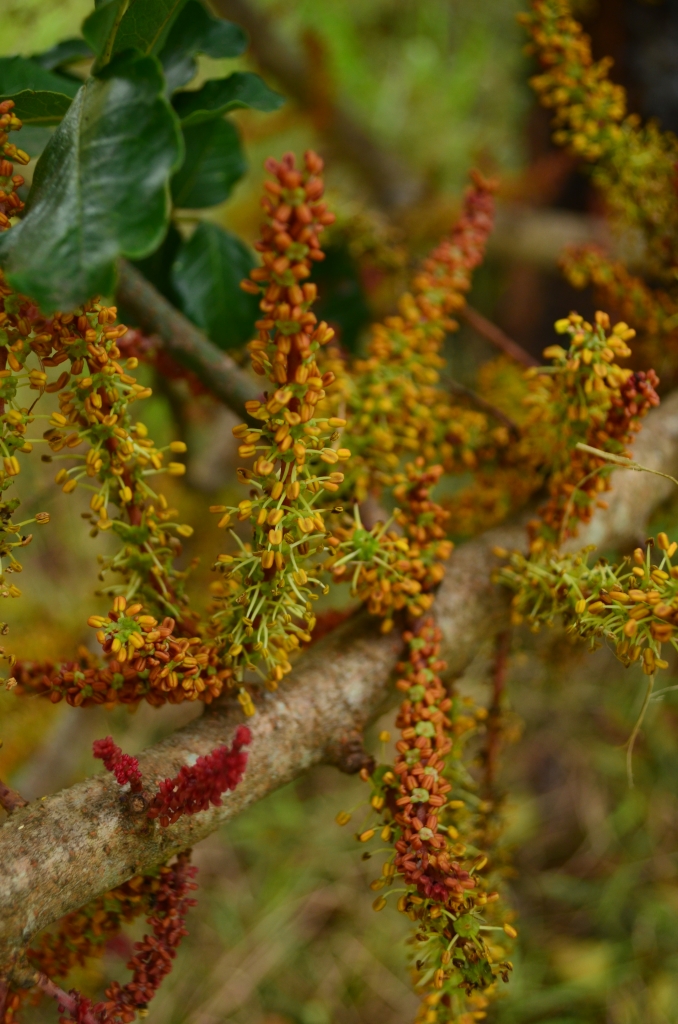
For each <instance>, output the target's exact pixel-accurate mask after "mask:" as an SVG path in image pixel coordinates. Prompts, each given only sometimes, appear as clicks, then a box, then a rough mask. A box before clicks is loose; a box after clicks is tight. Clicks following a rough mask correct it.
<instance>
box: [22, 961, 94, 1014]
mask: <svg viewBox="0 0 678 1024" xmlns="http://www.w3.org/2000/svg"><path fill="white" fill-rule="evenodd" d="M36 985H37V987H38V988H40V989H42V991H43V992H44V993H45V995H47V996H51V998H52V999H56V1001H57V1003H58V1005H59V1008H60V1009H63V1010H66V1011H67V1012H68V1013H69V1014H70V1015H71V1017H72V1018H73V1019H74V1020H77V1021H79V1022H80V1024H101V1021H100V1019H99V1018H98V1017H97V1016H95V1014H93V1013H92V1012H91V1011H89V1010H85V1012H84V1013H83V1011H82V1009H81V1008H80V1007H79V1005H78V1000H77V999H76V998H75V997H74V996H72V995H71V994H70V992H64V990H63V989H62V988H59V986H58V985H57V984H56V982H54V981H52V979H51V978H48V977H47V975H46V974H43V973H42V971H39V972H38V977H37V981H36Z"/></svg>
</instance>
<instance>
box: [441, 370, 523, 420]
mask: <svg viewBox="0 0 678 1024" xmlns="http://www.w3.org/2000/svg"><path fill="white" fill-rule="evenodd" d="M441 383H442V385H443V387H446V388H447V389H448V391H452V392H454V394H455V395H462V396H463V397H464V398H468V400H469V401H470V402H472V403H473V405H475V406H476V407H477V408H478V409H482V411H483V412H486V413H487V414H488V416H492V417H493V418H494V419H495V420H497V421H498V422H499V423H503V424H504V426H505V427H506V428H507V429H508V430H510V431H511V433H512V434H520V427H519V426H518V424H517V423H516V422H515V420H512V419H511V417H510V416H507V415H506V413H505V412H502V411H501V409H498V408H497V406H496V405H492V402H488V401H487V399H486V398H483V397H482V395H479V394H478V392H477V391H474V390H473V389H472V388H467V387H466V385H465V384H460V383H459V381H457V380H452V378H451V377H446V376H445V377H442V378H441Z"/></svg>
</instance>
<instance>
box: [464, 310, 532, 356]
mask: <svg viewBox="0 0 678 1024" xmlns="http://www.w3.org/2000/svg"><path fill="white" fill-rule="evenodd" d="M458 316H460V317H461V318H462V319H463V320H465V321H466V323H467V324H468V325H469V327H472V328H473V330H474V331H477V332H478V334H481V335H482V336H483V338H487V340H488V341H489V342H491V343H492V344H493V345H495V346H496V347H497V348H499V349H501V351H502V352H504V353H505V354H506V355H507V356H510V358H511V359H515V360H516V362H517V363H522V365H523V366H539V363H538V361H537V360H536V359H535V358H534V356H531V355H530V353H529V352H526V351H525V349H524V348H522V347H521V346H520V345H519V344H518V342H517V341H514V340H513V338H509V336H508V334H504V332H503V331H502V329H501V328H500V327H497V325H496V324H493V323H492V321H491V320H488V319H487V317H485V316H483V315H482V313H479V312H478V310H477V309H474V308H473V306H468V305H466V306H464V308H463V309H460V310H459V313H458Z"/></svg>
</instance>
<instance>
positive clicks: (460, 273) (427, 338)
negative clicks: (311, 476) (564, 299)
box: [333, 172, 508, 501]
mask: <svg viewBox="0 0 678 1024" xmlns="http://www.w3.org/2000/svg"><path fill="white" fill-rule="evenodd" d="M472 177H473V184H472V185H471V187H469V189H468V190H467V192H466V195H465V197H464V205H463V209H462V213H461V216H460V218H459V220H458V221H457V223H456V224H455V225H454V227H453V228H452V231H451V232H450V234H449V236H448V237H446V238H445V239H444V240H443V241H442V242H441V243H440V244H439V245H438V246H437V247H436V248H435V249H434V250H433V251H432V252H431V254H430V255H429V256H428V257H427V258H426V259H425V260H424V261H423V263H422V265H421V267H420V268H419V270H418V271H417V272H416V273H415V274H414V276H413V278H412V281H411V291H410V292H407V293H406V294H405V295H403V296H402V298H401V299H400V302H399V315H398V316H392V317H387V318H386V319H385V321H384V323H383V324H376V325H375V326H374V327H373V328H372V335H371V338H370V342H369V346H368V354H367V357H366V358H365V359H357V360H356V361H355V363H354V365H353V366H352V367H351V369H350V374H344V375H341V377H340V380H339V382H338V385H337V387H336V388H335V389H334V392H333V395H334V398H335V402H336V403H338V405H339V407H341V408H345V410H346V416H347V418H348V420H349V427H348V432H347V434H346V435H345V440H346V443H347V444H348V445H349V447H350V449H351V452H352V453H353V459H352V462H351V469H350V472H349V475H348V477H347V488H349V489H350V492H351V493H352V494H353V495H354V496H355V498H356V499H357V500H358V501H362V500H363V499H364V498H365V497H367V495H368V494H370V493H374V492H375V491H377V492H378V491H379V490H380V489H381V488H383V487H384V486H389V485H391V484H392V483H393V477H394V474H396V473H397V471H398V470H399V468H400V467H401V463H402V460H403V458H411V457H412V456H413V455H415V454H420V455H422V456H423V457H424V459H425V460H426V461H427V463H429V464H434V463H436V462H441V463H442V464H443V466H444V468H445V470H446V471H447V472H452V471H460V470H461V471H462V472H465V471H468V470H469V469H470V468H473V467H474V466H475V464H476V455H475V451H476V449H478V448H479V447H487V446H488V443H490V444H492V445H496V444H497V443H501V442H502V441H503V443H507V442H508V438H507V437H505V436H503V435H501V436H497V437H494V438H492V431H491V430H490V428H489V424H488V418H487V416H486V415H485V414H484V413H479V412H477V411H476V410H470V409H466V408H464V407H463V406H460V405H459V403H458V402H457V403H455V402H454V401H453V400H452V398H451V397H450V393H449V392H448V391H447V390H446V389H445V388H444V387H443V386H441V383H440V371H441V370H442V369H443V367H444V365H445V361H444V359H443V358H442V356H441V351H440V350H441V346H442V342H443V339H444V337H445V333H446V332H448V331H453V330H456V329H457V327H458V324H457V322H456V321H455V320H454V319H453V314H454V313H455V312H458V311H459V310H460V309H461V308H462V307H463V306H464V304H465V301H466V298H465V295H466V292H467V291H468V289H469V288H470V285H471V276H472V272H473V270H474V269H475V268H476V267H477V266H478V264H479V263H480V262H481V261H482V258H483V255H484V251H485V244H486V242H487V237H488V235H489V233H490V231H491V229H492V223H493V212H494V200H493V192H494V189H495V187H496V186H495V184H494V183H493V182H490V181H486V180H485V179H483V178H482V176H481V175H479V174H478V173H477V172H473V175H472ZM338 376H339V375H338Z"/></svg>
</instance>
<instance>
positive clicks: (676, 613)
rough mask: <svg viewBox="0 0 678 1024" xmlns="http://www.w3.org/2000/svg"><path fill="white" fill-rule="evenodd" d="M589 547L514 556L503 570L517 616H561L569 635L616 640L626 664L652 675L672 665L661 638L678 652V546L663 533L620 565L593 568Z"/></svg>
mask: <svg viewBox="0 0 678 1024" xmlns="http://www.w3.org/2000/svg"><path fill="white" fill-rule="evenodd" d="M591 550H592V549H591V548H588V549H585V550H584V551H581V552H579V553H578V554H573V555H566V554H562V553H561V552H557V551H545V552H542V553H541V554H540V555H539V557H537V558H534V557H533V558H529V559H528V558H524V557H523V556H522V555H520V554H514V555H512V556H511V560H510V564H509V565H508V566H507V567H505V568H502V569H501V570H500V571H499V574H498V576H499V579H501V580H502V582H504V583H506V584H507V585H508V586H509V587H511V588H512V589H513V590H515V591H516V595H515V597H514V599H513V621H514V622H515V623H516V624H519V623H521V622H523V621H526V622H527V623H529V625H530V626H531V627H532V628H533V629H535V630H538V629H539V627H540V625H541V624H546V625H549V626H551V625H553V624H554V622H555V621H556V619H557V618H563V619H564V621H565V623H566V625H567V627H568V630H569V631H570V632H571V633H573V634H575V635H577V636H581V637H584V638H587V639H591V640H593V641H595V640H596V639H597V638H604V639H606V640H608V641H609V642H610V643H612V644H613V645H614V648H615V651H616V654H617V656H618V657H619V658H620V659H621V661H623V662H624V664H625V665H629V664H631V663H632V662H637V661H640V663H641V664H642V666H643V671H644V672H645V673H646V674H647V675H652V674H653V673H654V672H655V671H656V669H666V668H668V665H669V663H668V662H667V661H666V660H665V659H664V658H663V657H662V644H665V643H668V644H670V645H671V646H672V647H674V648H676V649H677V650H678V640H677V639H676V626H677V625H678V565H673V563H672V559H673V557H674V555H675V553H676V551H677V550H678V544H676V542H675V541H673V542H671V541H669V538H668V537H667V535H666V534H665V533H660V534H659V535H658V536H657V539H656V543H655V541H654V540H652V539H651V540H650V541H649V542H648V544H647V547H646V549H645V551H643V550H642V548H636V550H635V551H634V553H633V556H632V557H631V556H630V557H627V558H625V559H624V560H623V562H622V563H621V565H608V564H607V562H606V561H605V560H601V561H599V562H597V563H596V564H595V565H593V566H589V565H588V564H587V556H588V554H589V552H590V551H591ZM502 554H503V552H502Z"/></svg>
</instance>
